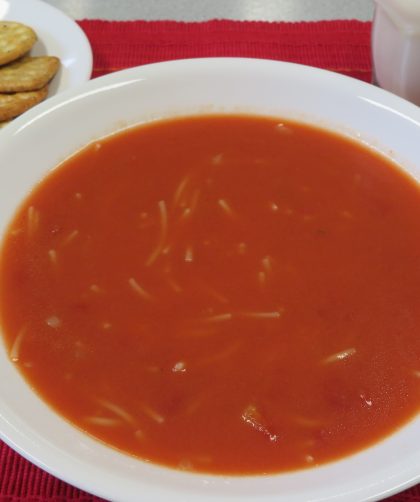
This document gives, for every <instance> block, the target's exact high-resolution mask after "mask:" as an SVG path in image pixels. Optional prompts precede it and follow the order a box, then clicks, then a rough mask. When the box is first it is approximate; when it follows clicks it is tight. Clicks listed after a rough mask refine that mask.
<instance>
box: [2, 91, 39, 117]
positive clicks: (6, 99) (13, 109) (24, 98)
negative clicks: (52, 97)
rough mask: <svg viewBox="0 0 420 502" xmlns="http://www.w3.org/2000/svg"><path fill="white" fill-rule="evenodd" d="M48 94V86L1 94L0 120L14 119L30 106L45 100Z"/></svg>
mask: <svg viewBox="0 0 420 502" xmlns="http://www.w3.org/2000/svg"><path fill="white" fill-rule="evenodd" d="M47 94H48V87H47V86H45V87H43V88H42V89H39V90H38V91H31V92H16V93H15V94H0V121H3V120H9V119H12V118H14V117H17V116H18V115H20V114H22V113H23V112H26V110H29V108H32V107H33V106H35V105H37V104H38V103H40V102H41V101H43V100H44V99H45V98H46V97H47Z"/></svg>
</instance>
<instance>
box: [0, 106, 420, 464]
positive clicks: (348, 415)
mask: <svg viewBox="0 0 420 502" xmlns="http://www.w3.org/2000/svg"><path fill="white" fill-rule="evenodd" d="M34 162H36V159H34ZM419 214H420V191H419V186H418V185H417V184H416V182H415V181H414V180H411V179H410V178H409V177H408V176H406V175H405V174H404V173H403V172H402V171H400V170H399V169H398V168H397V167H395V166H394V165H393V164H392V163H391V162H390V161H388V160H386V159H385V158H383V157H381V156H380V155H378V154H377V153H375V152H373V151H372V150H370V149H368V148H366V147H365V146H363V145H360V144H358V143H356V142H354V141H353V140H350V139H347V138H344V137H340V136H337V135H335V134H333V133H330V132H326V131H323V130H320V129H317V128H315V127H311V126H307V125H303V124H298V123H293V122H287V121H279V120H278V119H273V118H264V117H250V116H201V117H187V118H182V119H181V118H179V119H174V120H168V121H161V122H155V123H151V124H149V125H144V126H140V127H136V128H133V129H130V130H127V131H124V132H122V133H120V134H117V135H115V136H112V137H109V138H106V139H104V140H102V141H99V142H97V143H94V144H91V145H89V146H88V147H86V148H84V149H83V150H82V151H80V152H79V153H77V154H76V155H74V156H73V157H71V158H70V159H68V160H67V161H65V162H64V163H63V164H62V165H61V166H59V167H58V168H57V169H55V170H54V171H52V172H51V173H50V174H49V175H48V176H47V177H46V179H44V180H43V181H42V182H41V183H40V184H39V185H38V186H36V187H35V188H34V190H33V191H32V193H31V194H30V195H29V196H28V198H27V200H26V201H25V202H24V203H23V205H22V206H21V208H20V209H19V210H18V212H17V214H16V216H15V218H14V220H13V221H12V223H11V224H10V227H9V230H8V232H7V235H6V236H5V239H4V243H3V247H2V251H1V266H0V293H1V296H0V298H1V301H0V308H1V321H2V327H3V331H4V341H5V344H6V348H7V350H8V352H9V355H10V359H11V361H13V363H14V364H15V365H16V367H17V368H18V369H19V370H20V371H21V372H22V373H23V374H24V376H25V378H26V379H27V381H28V382H29V384H30V385H31V386H32V387H33V388H34V390H35V391H36V392H37V393H38V394H39V395H40V396H41V397H42V399H44V400H45V401H46V402H47V403H48V404H49V405H50V406H51V407H52V408H53V409H55V410H56V411H57V412H58V413H59V414H60V415H62V416H63V417H65V418H66V419H67V420H69V421H70V422H71V423H72V424H74V425H75V426H77V427H78V428H80V429H82V430H83V431H85V432H86V433H88V434H90V435H91V436H94V437H95V438H97V439H99V440H102V441H103V442H105V443H106V444H108V445H110V446H112V447H115V448H117V449H119V450H122V451H124V452H127V453H129V454H132V455H134V456H137V457H139V458H141V459H144V460H147V461H151V462H155V463H158V464H163V465H166V466H172V467H176V468H182V469H187V470H192V471H201V472H208V473H219V474H262V473H273V472H281V471H285V470H292V469H300V468H305V467H309V466H314V465H319V464H322V463H324V462H327V461H331V460H334V459H338V458H341V457H343V456H346V455H349V454H352V453H355V452H356V451H359V450H361V449H363V448H366V447H368V446H370V445H372V444H373V443H375V442H377V441H379V440H381V439H383V438H384V437H386V436H387V435H389V434H391V433H392V432H393V431H395V430H396V429H397V428H399V427H400V426H402V425H403V424H405V423H406V422H407V421H408V420H410V419H411V418H413V417H414V416H415V415H416V414H417V413H418V412H419V409H420V336H419V331H420V218H419Z"/></svg>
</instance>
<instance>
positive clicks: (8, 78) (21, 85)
mask: <svg viewBox="0 0 420 502" xmlns="http://www.w3.org/2000/svg"><path fill="white" fill-rule="evenodd" d="M59 66H60V60H59V59H58V58H56V57H54V56H39V57H30V56H26V57H23V58H21V59H18V60H17V61H15V62H13V63H10V64H8V65H6V66H2V67H0V92H25V91H35V90H37V89H41V87H44V86H45V85H46V84H47V83H48V82H49V81H50V80H51V79H52V78H53V77H54V75H55V74H56V73H57V70H58V68H59Z"/></svg>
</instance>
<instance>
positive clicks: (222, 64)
mask: <svg viewBox="0 0 420 502" xmlns="http://www.w3.org/2000/svg"><path fill="white" fill-rule="evenodd" d="M13 1H14V0H13ZM203 112H204V113H210V112H215V113H217V112H223V113H238V112H246V113H258V114H261V115H272V116H273V115H275V116H278V117H284V118H291V119H295V120H300V121H306V122H311V123H315V124H318V125H323V126H325V127H326V128H329V129H334V130H336V131H340V132H342V133H343V134H347V135H349V136H352V137H356V138H358V140H359V141H365V142H366V143H367V144H369V145H371V146H372V147H374V148H377V149H378V150H379V151H382V152H383V153H384V154H385V155H388V156H389V157H391V158H395V159H397V160H398V161H400V162H401V163H402V165H403V166H404V169H405V170H406V171H407V172H408V173H409V174H410V175H411V176H412V177H414V178H416V179H417V180H418V181H419V182H420V149H419V148H418V144H419V137H420V108H418V107H416V106H414V105H413V104H410V103H408V102H406V101H404V100H402V99H400V98H398V97H396V96H394V95H392V94H390V93H387V92H385V91H383V90H381V89H378V88H376V87H374V86H372V85H368V84H365V83H364V82H360V81H357V80H354V79H351V78H347V77H344V76H342V75H338V74H334V73H330V72H327V71H323V70H319V69H317V68H310V67H305V66H300V65H294V64H291V63H281V62H276V61H264V60H257V59H248V60H247V59H231V58H227V59H224V58H220V59H217V58H214V59H212V58H208V59H194V60H186V61H182V60H181V61H179V60H178V61H171V62H166V63H158V64H154V65H145V66H142V67H138V68H131V69H129V70H125V71H122V72H117V73H113V74H111V75H107V76H105V77H101V78H97V79H94V80H91V81H90V82H87V83H86V84H84V85H83V86H81V87H80V88H78V89H75V90H72V91H69V92H67V93H63V94H60V95H58V96H55V97H53V98H51V99H49V100H47V101H45V102H44V103H41V104H40V105H38V106H37V107H36V108H35V109H33V110H29V111H28V112H27V114H26V116H25V117H24V118H18V119H17V120H15V121H13V123H12V124H11V125H10V126H8V127H6V128H5V129H4V133H2V134H1V135H0V159H1V162H0V238H1V237H2V235H3V234H4V232H5V230H6V226H7V224H8V222H9V220H10V219H11V218H12V216H13V214H14V213H15V211H16V208H17V207H18V206H19V205H20V203H21V201H22V199H23V198H24V197H26V195H27V194H28V192H29V191H30V190H31V189H32V187H33V186H34V185H35V184H36V183H37V182H38V181H39V180H40V179H41V178H42V177H43V176H44V175H45V174H47V173H48V172H49V171H50V170H51V169H53V168H54V167H55V166H56V165H57V164H58V163H59V162H60V161H62V160H63V159H65V158H66V157H68V156H69V155H70V154H71V153H73V152H75V151H77V150H79V149H80V147H81V146H82V145H84V144H86V143H88V142H90V141H93V140H95V139H98V138H100V137H102V136H104V135H106V134H110V133H112V132H114V131H116V130H118V129H121V128H124V127H126V126H130V125H132V124H136V123H141V122H145V121H150V120H153V119H157V118H161V117H174V116H177V115H186V114H197V113H203ZM81 117H82V118H83V119H82V120H81ZM52 130H56V131H62V132H61V133H59V134H57V135H56V136H55V138H54V141H45V138H46V137H48V135H51V131H52ZM68 131H71V134H69V133H68ZM34 156H36V159H37V162H33V159H34ZM0 338H1V337H0ZM0 382H1V385H0V437H1V438H3V439H4V440H5V441H6V442H7V443H8V444H9V445H11V446H12V447H13V448H14V449H16V450H17V451H18V452H19V453H21V454H22V455H24V456H25V457H26V458H28V459H29V460H31V461H32V462H34V463H36V464H37V465H39V466H40V467H42V468H43V469H45V470H47V471H49V472H50V473H52V474H54V475H56V476H58V477H60V478H61V479H63V480H65V481H67V482H69V483H72V484H73V485H76V486H78V487H80V488H83V489H85V490H87V491H89V492H92V493H94V494H96V495H100V496H102V497H104V498H106V499H111V500H118V501H125V502H145V501H147V502H149V501H154V502H167V501H170V502H302V501H305V502H308V501H312V502H315V501H316V502H360V501H369V502H372V501H373V500H378V499H380V498H381V497H386V496H390V495H392V494H393V493H395V492H397V491H399V490H403V489H404V488H408V487H409V486H411V485H413V484H415V483H418V482H420V448H419V438H420V414H419V415H418V417H417V418H416V419H414V420H412V421H411V422H410V423H409V424H407V425H406V426H404V427H402V428H401V429H400V430H398V431H396V432H395V433H394V434H392V435H391V436H390V437H388V438H387V439H386V440H384V441H382V442H379V443H378V444H376V445H374V446H372V447H371V448H368V449H366V450H364V451H361V452H359V453H357V454H355V455H351V456H348V457H346V458H343V459H342V460H339V461H337V462H331V463H329V464H325V465H322V466H320V467H315V468H313V469H307V470H302V471H296V472H290V473H283V474H278V475H270V476H244V477H233V476H213V475H204V474H192V473H187V472H181V471H176V470H172V469H167V468H164V467H159V466H157V465H153V464H149V463H147V462H143V461H140V460H136V459H135V458H132V457H130V456H128V455H125V454H123V453H120V452H118V451H116V450H113V449H111V448H108V447H107V446H105V445H104V444H102V443H100V442H99V441H96V440H94V439H93V438H92V437H90V436H87V435H85V434H83V433H82V432H81V431H79V430H77V429H76V428H74V427H72V426H71V425H70V424H69V423H68V422H67V421H65V420H64V419H63V418H61V417H60V416H59V415H57V414H56V413H54V412H53V411H52V410H51V409H50V408H49V407H48V406H47V405H46V404H45V403H44V402H43V401H42V400H41V399H40V398H39V397H38V396H37V395H36V394H34V392H33V391H32V390H31V388H30V386H29V385H28V384H27V382H26V381H25V380H24V379H23V377H22V376H21V375H20V373H18V371H17V369H16V368H15V367H14V365H13V363H12V362H11V361H10V359H9V357H8V354H7V353H6V349H5V346H4V344H3V343H2V341H1V339H0Z"/></svg>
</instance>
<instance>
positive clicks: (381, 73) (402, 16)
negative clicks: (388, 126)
mask: <svg viewBox="0 0 420 502" xmlns="http://www.w3.org/2000/svg"><path fill="white" fill-rule="evenodd" d="M375 3H376V9H375V17H374V20H373V28H372V56H373V69H374V81H375V83H376V84H378V85H379V86H380V87H383V88H384V89H386V90H388V91H391V92H393V93H394V94H397V95H399V96H401V97H403V98H405V99H408V100H409V101H412V102H413V103H415V104H416V105H420V0H375Z"/></svg>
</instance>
